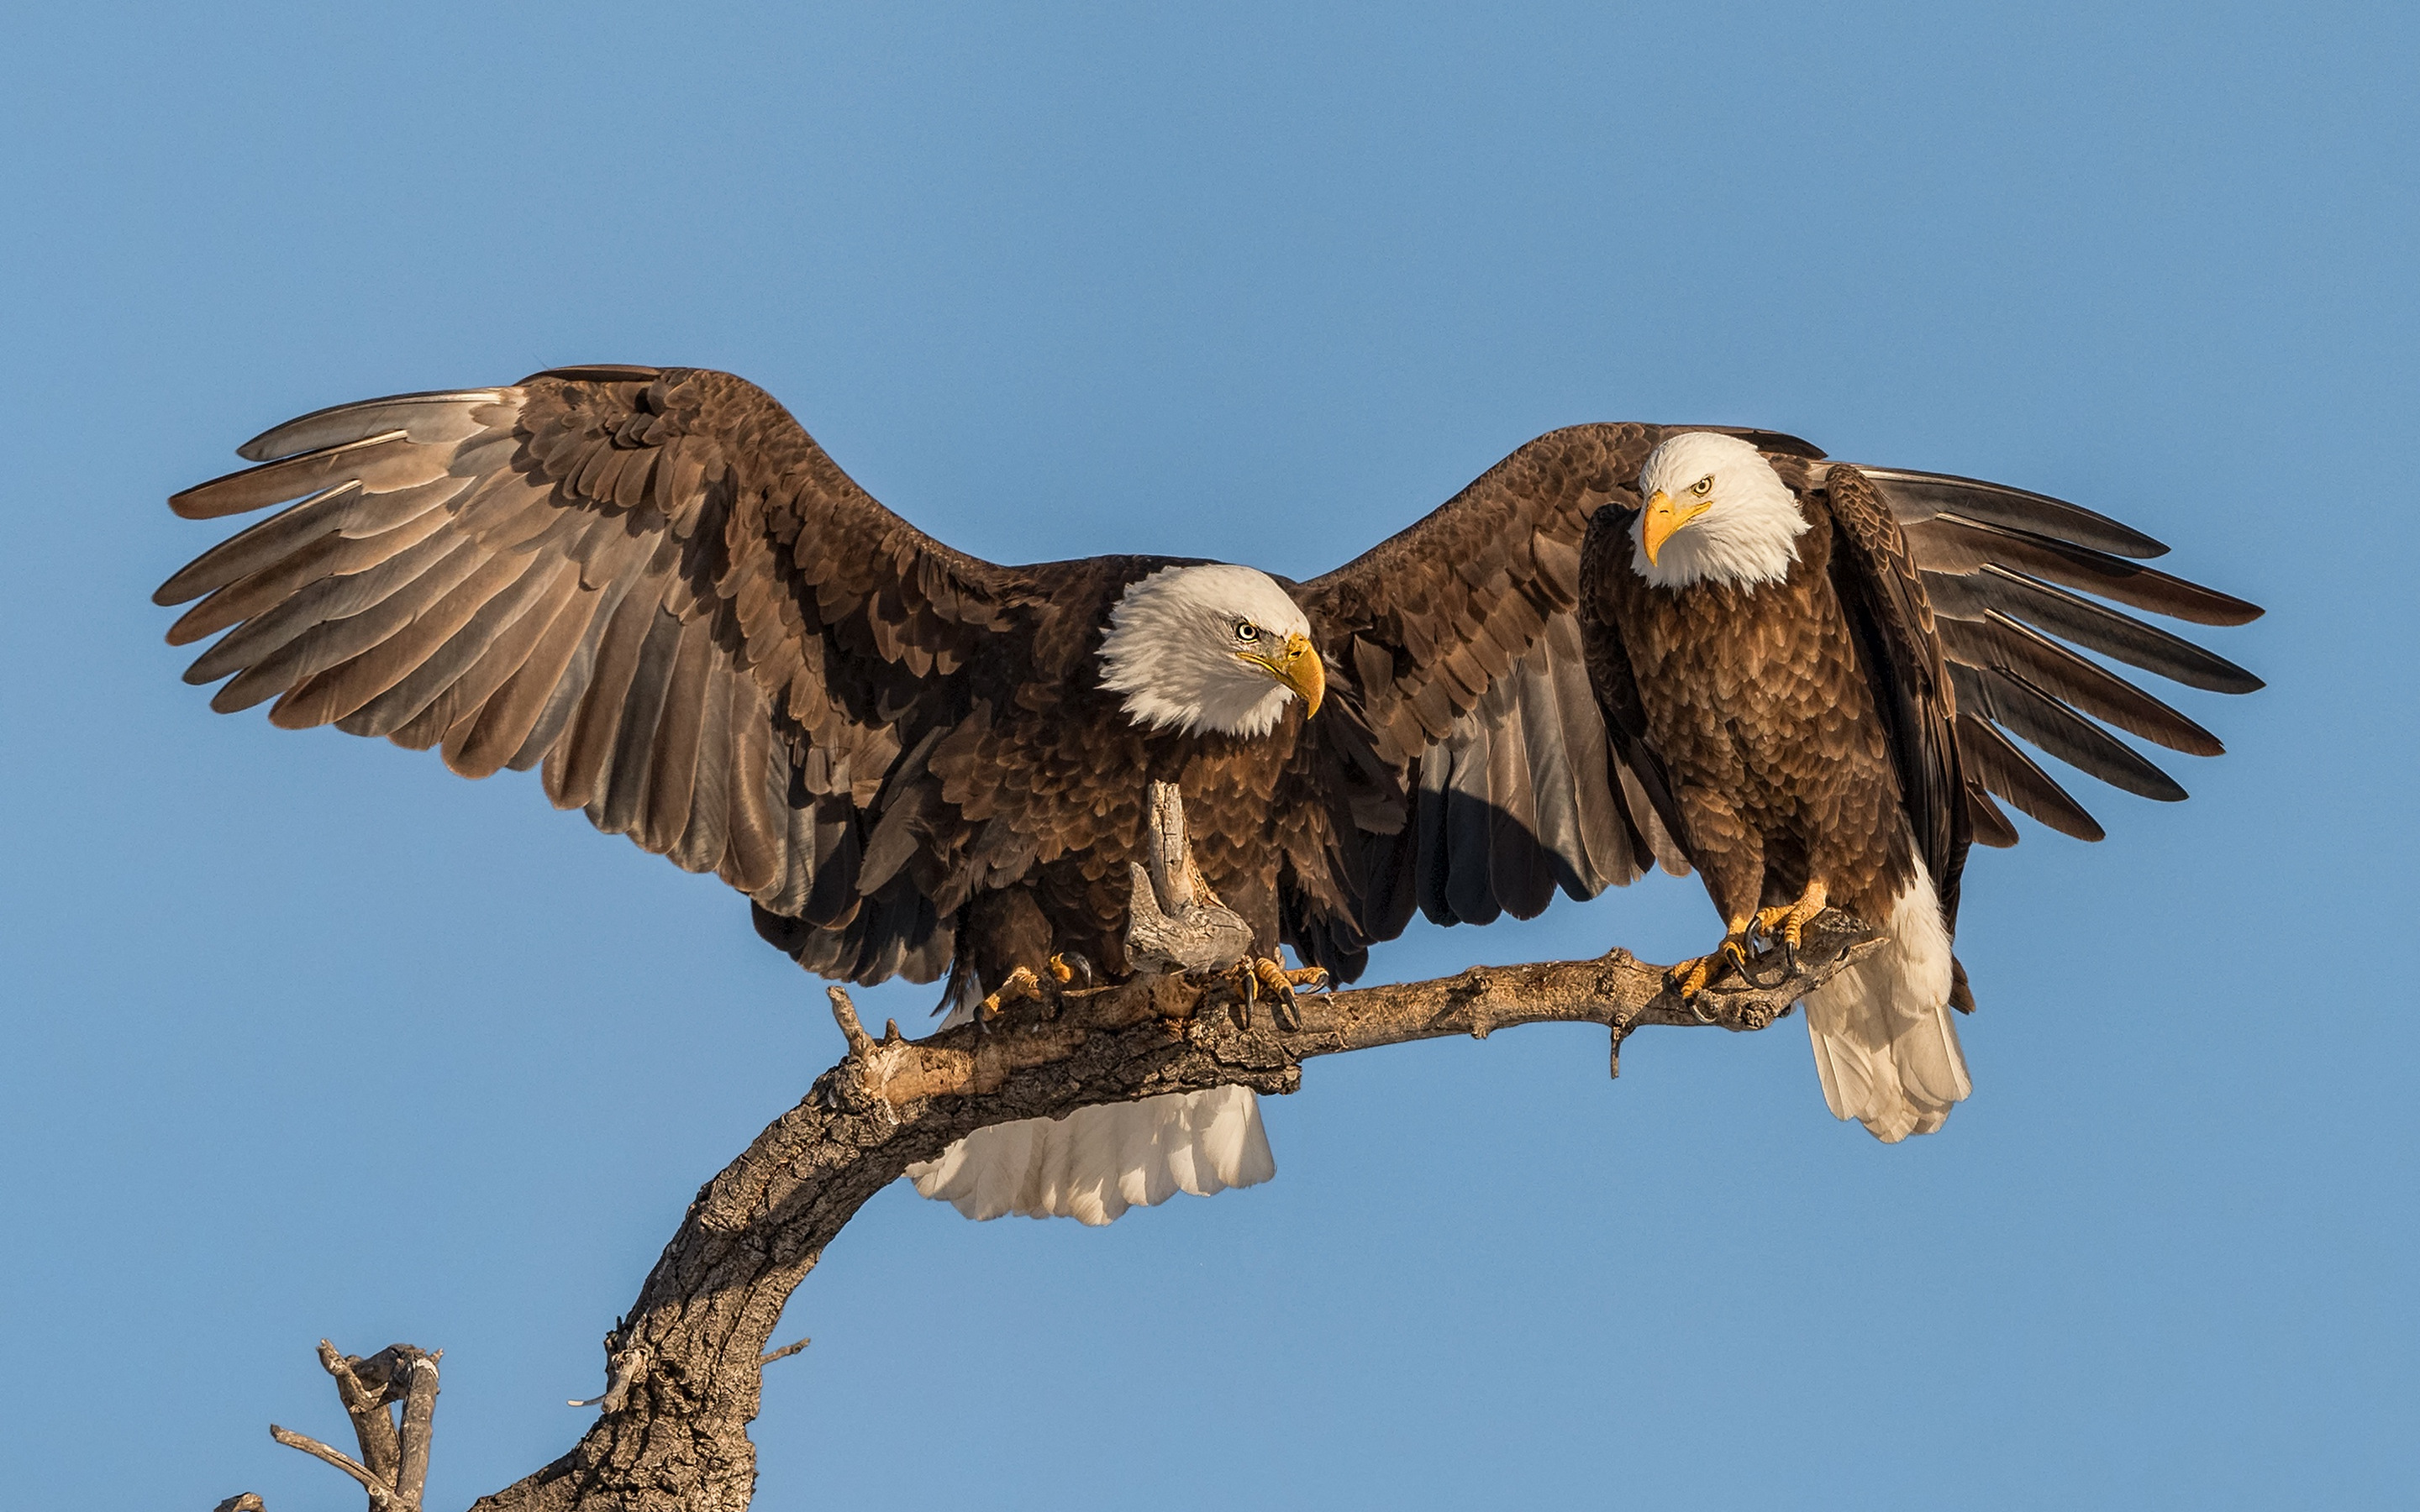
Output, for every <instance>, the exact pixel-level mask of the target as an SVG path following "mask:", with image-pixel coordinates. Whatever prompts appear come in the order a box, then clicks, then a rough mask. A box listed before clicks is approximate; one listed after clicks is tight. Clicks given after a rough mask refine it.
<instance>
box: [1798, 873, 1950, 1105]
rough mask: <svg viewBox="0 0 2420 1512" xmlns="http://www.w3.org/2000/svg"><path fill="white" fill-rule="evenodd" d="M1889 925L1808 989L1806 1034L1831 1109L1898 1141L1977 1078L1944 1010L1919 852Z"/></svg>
mask: <svg viewBox="0 0 2420 1512" xmlns="http://www.w3.org/2000/svg"><path fill="white" fill-rule="evenodd" d="M1887 927H1888V931H1889V936H1890V937H1889V939H1888V940H1887V942H1885V944H1884V946H1883V947H1882V949H1878V950H1876V951H1875V952H1874V953H1873V954H1871V955H1869V956H1868V957H1866V958H1865V959H1864V960H1862V961H1860V962H1858V963H1857V964H1854V965H1853V966H1851V967H1849V968H1848V969H1847V970H1845V971H1843V972H1841V973H1840V974H1839V975H1838V976H1837V977H1834V978H1833V979H1832V980H1830V981H1827V982H1825V983H1824V984H1823V986H1821V987H1818V988H1817V989H1815V991H1813V992H1811V993H1808V994H1807V1001H1806V1011H1807V1038H1808V1039H1809V1040H1811V1041H1814V1045H1815V1073H1816V1074H1817V1075H1818V1076H1820V1077H1822V1078H1823V1101H1824V1103H1826V1104H1828V1105H1829V1106H1830V1107H1831V1109H1832V1116H1833V1117H1834V1118H1836V1119H1856V1120H1857V1121H1858V1122H1860V1123H1862V1124H1864V1125H1865V1126H1866V1129H1867V1132H1868V1133H1869V1134H1872V1135H1873V1136H1874V1137H1875V1138H1877V1139H1880V1140H1882V1141H1883V1142H1884V1143H1885V1144H1897V1143H1898V1142H1899V1141H1900V1140H1902V1139H1904V1138H1906V1137H1907V1136H1908V1135H1909V1134H1931V1133H1932V1132H1933V1131H1934V1130H1935V1129H1938V1128H1940V1127H1941V1124H1942V1120H1944V1119H1947V1118H1948V1117H1949V1110H1950V1108H1951V1107H1953V1106H1955V1105H1956V1104H1957V1103H1961V1102H1963V1101H1964V1100H1965V1098H1966V1095H1967V1094H1968V1093H1970V1092H1972V1091H1973V1090H1974V1089H1975V1084H1974V1082H1973V1081H1972V1080H1970V1079H1969V1078H1968V1076H1967V1074H1966V1057H1965V1056H1964V1055H1962V1053H1961V1052H1960V1051H1959V1048H1958V1030H1957V1029H1956V1028H1955V1027H1954V1026H1952V1025H1951V1023H1950V1018H1949V1013H1950V1009H1949V980H1950V964H1949V931H1948V930H1947V927H1945V926H1944V925H1943V923H1942V921H1941V902H1940V898H1939V896H1938V895H1937V894H1936V893H1935V892H1934V891H1933V887H1932V878H1931V876H1930V875H1929V874H1928V873H1927V872H1925V870H1924V863H1923V862H1921V861H1918V862H1917V863H1916V880H1915V881H1913V882H1911V883H1910V884H1908V887H1907V890H1906V891H1904V892H1902V893H1900V895H1899V897H1898V899H1897V900H1896V901H1895V902H1894V903H1892V905H1891V917H1890V922H1889V925H1888V926H1887Z"/></svg>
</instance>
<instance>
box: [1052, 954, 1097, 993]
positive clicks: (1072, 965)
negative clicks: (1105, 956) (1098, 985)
mask: <svg viewBox="0 0 2420 1512" xmlns="http://www.w3.org/2000/svg"><path fill="white" fill-rule="evenodd" d="M1050 980H1052V981H1055V982H1057V983H1058V984H1059V985H1060V986H1062V987H1090V986H1092V985H1093V984H1094V982H1096V981H1098V980H1100V973H1099V972H1096V971H1094V969H1093V963H1092V959H1091V958H1090V957H1089V956H1086V955H1085V954H1084V953H1083V952H1082V951H1081V950H1062V951H1060V952H1059V953H1058V954H1056V955H1054V956H1052V957H1051V958H1050Z"/></svg>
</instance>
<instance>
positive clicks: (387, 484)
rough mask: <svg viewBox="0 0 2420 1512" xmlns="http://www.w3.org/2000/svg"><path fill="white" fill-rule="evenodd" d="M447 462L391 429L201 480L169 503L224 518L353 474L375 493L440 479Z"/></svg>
mask: <svg viewBox="0 0 2420 1512" xmlns="http://www.w3.org/2000/svg"><path fill="white" fill-rule="evenodd" d="M445 463H446V457H445V454H444V453H443V452H442V450H441V449H439V448H437V447H433V446H420V445H417V444H415V443H414V442H413V441H412V440H411V438H410V437H409V436H406V435H405V434H404V433H403V432H402V431H399V430H391V431H388V432H386V433H385V434H384V435H381V436H372V437H369V438H367V439H366V440H358V441H351V442H349V443H347V444H346V445H343V446H334V447H330V448H329V449H328V450H326V451H324V452H306V453H304V454H303V455H301V456H290V457H287V458H286V459H285V460H284V461H280V462H268V463H264V464H262V465H261V466H259V467H256V468H246V469H245V470H244V471H241V472H230V473H228V474H227V475H226V476H225V477H223V478H213V479H211V480H210V481H209V482H208V483H204V484H196V485H195V486H193V487H191V488H188V489H186V490H185V491H184V492H182V493H178V494H172V495H170V496H169V499H168V507H169V508H170V509H172V510H175V511H176V512H177V513H178V515H180V516H182V517H184V518H186V519H218V518H220V517H224V516H227V515H241V514H245V513H247V512H249V511H251V510H255V509H264V508H267V507H268V506H269V505H271V504H282V503H284V502H286V501H287V500H289V499H300V498H302V496H303V495H305V494H311V493H317V492H318V491H319V490H320V489H322V488H325V487H327V486H330V485H331V484H335V483H342V482H344V481H346V480H348V479H352V480H355V481H358V482H359V483H360V484H361V485H362V486H363V487H365V488H367V489H369V490H370V491H371V492H373V493H385V492H387V491H389V490H390V489H395V488H405V487H411V486H416V485H419V484H424V483H434V482H435V481H437V480H438V479H439V478H442V477H443V476H445Z"/></svg>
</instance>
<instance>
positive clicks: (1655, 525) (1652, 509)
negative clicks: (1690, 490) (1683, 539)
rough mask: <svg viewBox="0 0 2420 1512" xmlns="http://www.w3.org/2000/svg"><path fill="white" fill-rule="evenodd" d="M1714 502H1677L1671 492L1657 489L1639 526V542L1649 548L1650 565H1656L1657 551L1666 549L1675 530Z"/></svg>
mask: <svg viewBox="0 0 2420 1512" xmlns="http://www.w3.org/2000/svg"><path fill="white" fill-rule="evenodd" d="M1712 502H1713V501H1711V500H1706V499H1700V500H1697V501H1694V502H1691V503H1686V504H1676V503H1674V502H1673V501H1672V496H1671V495H1670V494H1668V493H1666V492H1665V491H1664V490H1663V489H1661V488H1658V489H1656V490H1655V494H1654V497H1652V498H1651V499H1649V500H1648V501H1647V515H1646V517H1645V518H1644V519H1643V520H1641V521H1640V522H1639V526H1638V544H1639V545H1640V546H1642V547H1645V548H1647V562H1648V565H1650V566H1652V565H1654V563H1655V553H1656V552H1658V551H1661V550H1663V549H1664V543H1665V542H1667V541H1668V540H1670V539H1671V538H1672V532H1674V531H1677V530H1679V529H1680V528H1681V527H1682V526H1683V525H1686V524H1688V523H1689V522H1690V521H1691V520H1693V519H1696V518H1697V517H1699V516H1700V515H1702V514H1704V513H1705V512H1706V509H1707V507H1708V506H1709V505H1710V504H1711V503H1712Z"/></svg>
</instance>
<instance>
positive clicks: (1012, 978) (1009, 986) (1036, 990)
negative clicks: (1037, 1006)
mask: <svg viewBox="0 0 2420 1512" xmlns="http://www.w3.org/2000/svg"><path fill="white" fill-rule="evenodd" d="M1041 995H1042V979H1041V978H1039V977H1037V976H1035V975H1034V974H1033V968H1032V966H1019V967H1017V968H1016V970H1015V971H1012V972H1010V973H1009V974H1008V976H1007V977H1006V978H1005V979H1004V980H1002V981H1001V984H1000V989H999V991H997V992H994V993H992V994H991V995H989V996H987V997H985V999H984V1000H983V1006H982V1007H981V1008H979V1009H978V1010H977V1011H976V1017H977V1018H979V1019H980V1020H981V1021H982V1022H984V1023H985V1024H988V1023H990V1022H991V1021H992V1020H994V1019H996V1018H998V1017H1000V1015H1001V1013H1002V1012H1003V1011H1006V1010H1007V1009H1009V1008H1012V1007H1014V1006H1015V1005H1016V1004H1018V1003H1022V1002H1024V1001H1026V1000H1027V999H1029V998H1034V997H1039V996H1041Z"/></svg>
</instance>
